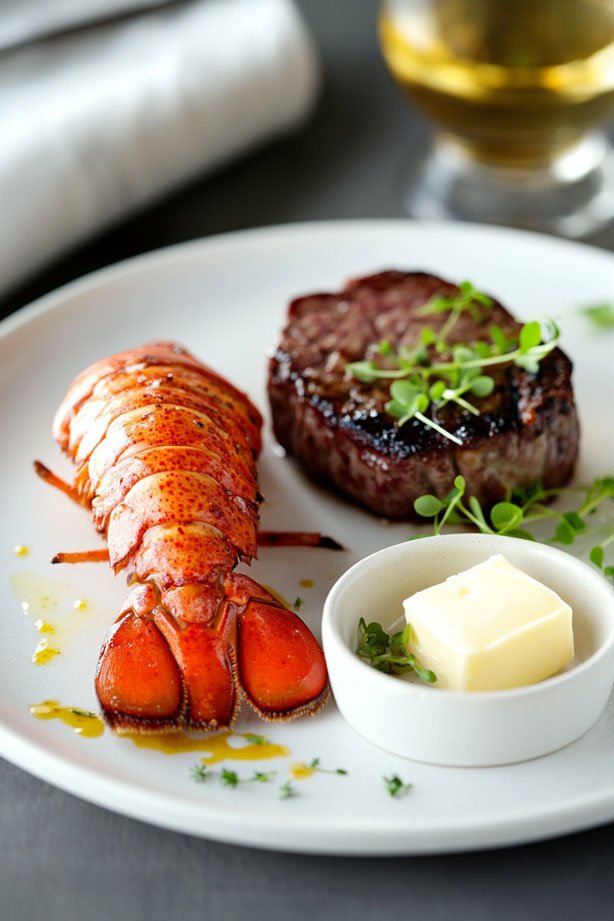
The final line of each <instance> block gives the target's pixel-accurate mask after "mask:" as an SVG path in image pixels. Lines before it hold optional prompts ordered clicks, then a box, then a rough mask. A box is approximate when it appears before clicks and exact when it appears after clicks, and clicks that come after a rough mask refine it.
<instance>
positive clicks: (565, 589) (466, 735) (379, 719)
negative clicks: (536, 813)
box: [322, 534, 614, 767]
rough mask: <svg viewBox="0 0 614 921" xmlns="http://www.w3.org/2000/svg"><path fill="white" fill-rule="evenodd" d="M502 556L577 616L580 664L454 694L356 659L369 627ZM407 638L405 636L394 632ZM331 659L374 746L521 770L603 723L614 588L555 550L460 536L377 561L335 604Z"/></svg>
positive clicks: (334, 594) (354, 576)
mask: <svg viewBox="0 0 614 921" xmlns="http://www.w3.org/2000/svg"><path fill="white" fill-rule="evenodd" d="M495 553H502V554H503V555H504V556H505V557H506V558H507V559H508V560H509V561H510V563H512V564H513V565H515V566H518V567H519V568H520V569H522V570H524V572H526V573H528V575H530V576H533V577H534V578H536V579H539V580H540V582H543V583H544V584H545V585H547V586H549V587H550V588H552V589H554V591H555V592H557V593H558V594H559V595H560V596H561V598H563V599H564V600H565V601H567V603H568V604H570V605H571V608H572V610H573V631H574V642H575V651H576V655H575V658H574V660H573V662H571V663H570V665H569V666H568V667H567V668H566V669H565V671H563V672H561V673H560V674H558V675H555V676H554V677H552V678H548V679H547V680H545V681H541V682H539V683H538V684H533V685H528V686H526V687H521V688H513V689H510V690H504V691H471V692H466V691H447V690H443V689H437V687H436V686H428V685H424V684H422V683H420V682H417V683H416V682H414V681H408V680H406V679H404V678H398V677H393V676H390V675H386V674H383V673H382V672H379V671H377V670H376V669H375V668H373V667H372V666H371V665H369V664H368V663H367V662H365V661H364V660H362V659H361V658H359V656H357V655H356V652H355V650H356V647H357V645H358V621H359V619H360V618H361V617H364V619H365V620H366V621H367V623H368V622H369V621H379V623H381V624H382V626H384V628H387V627H390V626H391V625H393V624H394V623H395V622H398V620H399V618H403V605H402V602H403V599H404V598H406V597H407V596H408V595H411V594H413V593H414V592H417V591H420V590H421V589H423V588H427V587H428V586H430V585H435V584H436V583H438V582H441V581H443V580H444V579H446V578H447V577H448V576H450V575H453V574H454V573H458V572H461V571H462V570H465V569H468V568H469V567H470V566H474V565H475V564H477V563H481V562H483V561H484V560H486V559H488V557H490V556H492V555H493V554H495ZM401 628H402V621H401V627H399V626H396V627H395V629H397V630H398V629H401ZM322 635H323V645H324V652H325V655H326V660H327V663H328V669H329V673H330V681H331V685H332V689H333V693H334V695H335V700H336V701H337V705H338V707H339V710H340V711H341V713H342V715H343V716H344V717H345V719H346V720H347V721H348V723H349V724H350V725H351V726H352V727H353V728H354V729H355V730H356V731H357V732H359V733H360V734H361V735H362V736H364V738H365V739H367V740H368V741H369V742H372V743H373V744H374V745H377V746H379V747H380V748H383V749H385V750H386V751H389V752H392V753H393V754H396V755H401V756H403V757H406V758H412V759H414V760H416V761H424V762H427V763H430V764H440V765H448V766H458V767H469V766H487V765H491V766H492V765H498V764H512V763H514V762H517V761H526V760H528V759H530V758H536V757H538V756H540V755H545V754H548V753H549V752H552V751H556V750H557V749H559V748H562V747H563V746H565V745H569V744H570V743H571V742H574V741H575V740H576V739H578V738H579V737H580V736H581V735H583V734H584V733H585V732H587V730H588V729H590V727H591V726H592V725H593V724H594V723H595V722H596V720H597V719H598V718H599V716H600V715H601V713H602V711H603V709H604V707H605V705H606V703H607V700H608V697H609V695H610V691H611V689H612V683H613V681H614V589H613V588H612V586H611V585H610V584H609V582H608V581H607V580H606V579H605V578H604V577H603V576H602V575H601V574H600V573H599V572H598V571H597V570H596V569H594V568H593V567H591V566H589V565H588V564H586V563H583V562H581V561H580V560H578V559H576V558H575V557H572V556H570V555H569V554H568V553H564V552H563V551H561V550H556V549H554V548H553V547H550V546H546V545H544V544H539V543H534V542H532V541H526V540H519V539H518V538H511V537H491V536H489V535H483V534H452V535H446V536H441V537H429V538H425V539H423V540H413V541H407V542H405V543H403V544H397V545H395V546H393V547H387V548H386V549H384V550H380V551H379V552H377V553H374V554H372V555H371V556H368V557H366V558H365V559H363V560H361V561H360V562H358V563H356V564H355V565H354V566H352V568H351V569H349V570H348V571H347V572H346V573H345V574H344V575H343V576H342V577H341V578H340V579H339V580H338V581H337V582H336V583H335V585H334V586H333V588H332V589H331V591H330V593H329V595H328V598H327V599H326V603H325V605H324V616H323V624H322Z"/></svg>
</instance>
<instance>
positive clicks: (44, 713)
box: [30, 700, 104, 739]
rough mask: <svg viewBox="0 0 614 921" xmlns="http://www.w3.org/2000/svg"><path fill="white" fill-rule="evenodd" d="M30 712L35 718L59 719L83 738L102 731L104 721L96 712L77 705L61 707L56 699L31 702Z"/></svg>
mask: <svg viewBox="0 0 614 921" xmlns="http://www.w3.org/2000/svg"><path fill="white" fill-rule="evenodd" d="M30 713H31V714H32V716H33V717H35V719H37V720H60V722H62V723H64V724H65V725H66V726H70V728H71V729H74V731H75V732H76V733H77V735H80V736H83V738H84V739H95V738H97V737H98V736H101V735H102V733H103V732H104V722H103V720H102V717H101V716H99V715H98V714H97V713H92V712H91V711H89V710H82V709H80V708H79V707H61V706H60V704H59V703H58V701H57V700H43V701H42V702H41V703H40V704H31V705H30Z"/></svg>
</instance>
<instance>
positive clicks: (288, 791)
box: [279, 780, 298, 799]
mask: <svg viewBox="0 0 614 921" xmlns="http://www.w3.org/2000/svg"><path fill="white" fill-rule="evenodd" d="M292 796H298V793H297V792H296V788H295V787H294V784H293V783H292V781H291V780H287V781H286V782H285V783H284V784H282V785H281V787H280V788H279V798H280V799H290V797H292Z"/></svg>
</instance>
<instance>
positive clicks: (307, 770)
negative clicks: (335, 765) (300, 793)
mask: <svg viewBox="0 0 614 921" xmlns="http://www.w3.org/2000/svg"><path fill="white" fill-rule="evenodd" d="M289 770H290V773H291V775H292V777H294V779H295V780H305V778H306V777H313V775H314V774H315V772H316V771H315V768H312V767H309V765H308V764H303V762H302V761H297V762H296V763H295V764H291V765H290V768H289Z"/></svg>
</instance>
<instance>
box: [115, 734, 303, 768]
mask: <svg viewBox="0 0 614 921" xmlns="http://www.w3.org/2000/svg"><path fill="white" fill-rule="evenodd" d="M123 738H129V739H130V740H131V741H132V742H133V743H134V744H135V745H136V746H137V747H138V748H151V749H154V750H155V751H159V752H164V754H166V755H177V754H181V753H182V752H206V753H207V754H206V755H205V757H204V758H202V762H203V764H217V763H218V762H219V761H226V760H229V761H264V760H266V759H268V758H283V757H285V756H286V755H289V754H290V749H289V748H286V746H285V745H278V744H277V743H274V742H268V741H267V740H266V739H263V740H262V741H259V742H257V743H255V742H250V741H249V740H250V738H254V736H253V735H252V734H250V733H241V732H232V731H229V732H220V733H218V734H217V735H214V736H201V737H197V736H190V735H187V734H186V733H179V732H178V733H172V734H168V735H151V736H142V735H137V734H136V733H126V734H125V735H124V736H123ZM230 739H234V740H243V741H244V742H246V743H247V744H243V745H241V744H239V745H237V744H235V745H230V744H229V740H230Z"/></svg>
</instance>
